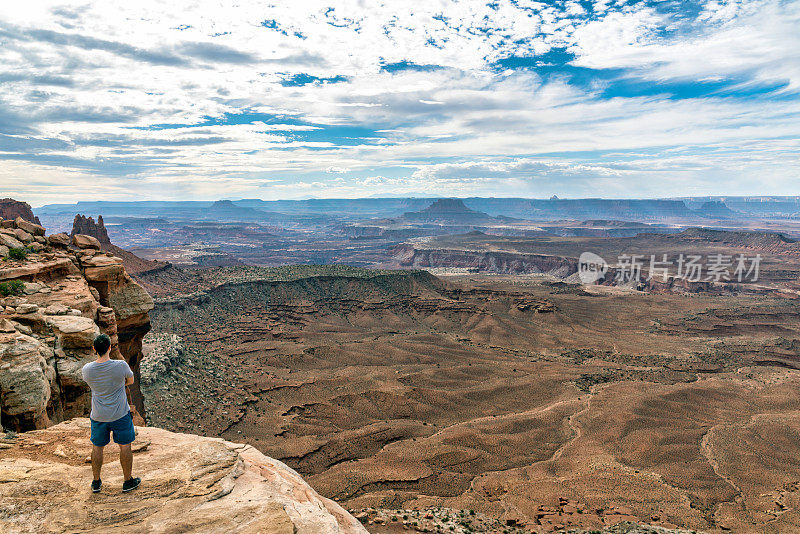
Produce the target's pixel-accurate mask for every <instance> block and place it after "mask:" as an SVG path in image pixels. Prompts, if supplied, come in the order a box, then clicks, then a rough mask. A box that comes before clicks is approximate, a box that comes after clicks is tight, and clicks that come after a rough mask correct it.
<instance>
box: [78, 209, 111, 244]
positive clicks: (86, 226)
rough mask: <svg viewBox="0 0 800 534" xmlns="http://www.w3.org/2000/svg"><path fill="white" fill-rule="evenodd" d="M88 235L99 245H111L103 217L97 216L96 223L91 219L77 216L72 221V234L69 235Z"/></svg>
mask: <svg viewBox="0 0 800 534" xmlns="http://www.w3.org/2000/svg"><path fill="white" fill-rule="evenodd" d="M79 234H80V235H90V236H92V237H94V238H95V239H97V240H98V241H99V242H100V243H111V239H109V238H108V230H106V226H105V223H104V222H103V216H102V215H98V216H97V222H94V219H93V218H92V217H86V216H84V215H81V214H78V215H76V216H75V220H74V221H72V233H71V234H70V235H73V236H74V235H79Z"/></svg>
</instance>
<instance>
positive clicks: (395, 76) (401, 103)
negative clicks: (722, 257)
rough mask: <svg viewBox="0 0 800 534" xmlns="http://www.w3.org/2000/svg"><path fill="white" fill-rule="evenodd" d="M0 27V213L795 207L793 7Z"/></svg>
mask: <svg viewBox="0 0 800 534" xmlns="http://www.w3.org/2000/svg"><path fill="white" fill-rule="evenodd" d="M220 4H222V3H220V2H216V1H214V2H211V1H191V2H188V1H180V0H175V1H171V2H162V1H139V2H119V1H116V0H105V1H103V2H100V1H91V0H90V1H85V2H81V3H75V2H71V3H58V2H48V1H41V2H28V3H26V4H20V3H17V2H14V3H10V2H5V3H3V4H2V5H0V196H12V197H16V198H21V199H24V200H27V201H29V202H31V203H32V204H34V205H40V204H44V203H49V202H64V201H73V200H79V199H84V200H85V199H92V198H94V199H109V200H112V199H114V200H122V199H204V200H208V199H217V198H253V197H259V198H264V199H275V198H307V197H364V196H381V195H393V196H394V195H402V194H412V195H448V196H450V195H452V196H531V197H549V196H550V195H553V194H557V195H559V196H561V197H587V196H592V197H615V198H625V197H668V196H688V195H704V194H720V195H725V194H728V195H734V194H800V185H799V184H800V30H799V29H800V0H795V1H782V0H732V1H724V0H714V1H696V2H694V1H691V2H679V1H672V0H665V1H616V0H597V1H588V0H587V1H566V2H535V1H529V0H508V1H495V2H490V3H485V4H484V3H480V2H476V1H446V0H426V1H421V2H414V1H403V2H399V1H394V2H378V1H369V2H367V1H349V2H348V1H342V2H334V3H330V2H317V1H301V2H291V3H289V2H282V3H280V4H274V5H270V4H267V3H262V2H248V1H244V2H239V3H238V4H236V5H234V6H224V7H222V6H221V5H220Z"/></svg>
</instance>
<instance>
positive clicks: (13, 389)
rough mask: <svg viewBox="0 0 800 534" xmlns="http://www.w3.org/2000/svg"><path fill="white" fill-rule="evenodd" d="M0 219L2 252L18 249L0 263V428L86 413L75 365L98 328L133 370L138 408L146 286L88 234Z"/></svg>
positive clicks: (86, 396)
mask: <svg viewBox="0 0 800 534" xmlns="http://www.w3.org/2000/svg"><path fill="white" fill-rule="evenodd" d="M7 223H11V224H7ZM0 225H2V226H3V228H2V229H1V230H0V231H2V232H5V233H2V234H0V236H2V237H4V238H6V242H9V243H10V244H11V245H14V246H12V247H9V248H7V249H6V252H5V253H4V255H6V256H8V255H9V254H10V252H9V250H10V248H14V249H17V252H16V253H15V254H14V255H13V259H12V258H11V257H8V258H6V259H5V260H4V261H3V262H2V263H0V284H2V285H0V371H1V372H0V409H1V411H0V413H1V414H2V417H1V419H0V422H1V423H2V426H3V427H5V428H9V429H14V430H22V431H25V430H31V429H41V428H45V427H47V426H49V425H51V424H52V423H57V422H60V421H63V420H65V419H68V418H71V417H76V416H83V415H87V414H88V412H89V405H90V400H91V397H90V393H89V388H88V386H87V385H86V383H84V382H83V380H82V378H81V374H80V370H81V367H82V366H83V365H84V364H85V363H87V362H88V361H91V360H92V359H93V358H94V354H93V350H92V340H93V339H94V337H95V336H96V335H97V334H98V333H100V332H104V333H106V334H108V335H109V336H110V337H111V340H112V357H113V358H118V359H125V360H126V361H127V362H128V363H129V364H130V366H131V368H132V369H133V372H134V374H135V375H136V382H135V383H134V385H133V386H132V387H131V393H132V397H133V401H134V404H135V405H136V407H137V409H138V411H139V413H140V414H144V403H143V401H142V396H141V394H140V393H139V383H138V377H139V362H140V360H141V355H142V338H143V337H144V335H145V334H146V333H147V332H148V331H149V329H150V317H149V311H150V310H151V309H152V308H153V301H152V299H151V298H150V296H149V295H148V294H147V292H146V291H145V290H144V289H143V288H142V287H141V286H140V285H139V284H137V283H136V282H135V281H134V280H133V279H132V278H131V277H130V276H129V275H128V274H127V273H126V272H125V269H124V268H123V266H122V260H121V259H120V258H118V257H115V256H112V255H110V254H109V253H106V252H102V251H100V250H98V248H99V247H98V246H97V240H96V239H95V238H93V237H92V236H85V235H81V234H78V235H75V236H73V239H72V241H71V242H70V240H69V239H68V237H67V236H66V235H65V234H55V235H50V236H45V235H44V234H45V230H44V228H41V227H40V226H38V225H33V224H31V223H28V222H25V221H24V220H22V219H20V218H18V219H17V220H15V221H5V220H2V221H0ZM28 230H29V231H30V232H33V233H30V232H28ZM8 232H14V237H11V235H10V234H9V233H8ZM23 234H24V235H23ZM28 237H30V239H28ZM11 240H16V243H12V242H11ZM26 243H27V244H26ZM16 245H19V246H16ZM23 246H24V247H25V248H23ZM2 252H3V251H2V249H0V253H2Z"/></svg>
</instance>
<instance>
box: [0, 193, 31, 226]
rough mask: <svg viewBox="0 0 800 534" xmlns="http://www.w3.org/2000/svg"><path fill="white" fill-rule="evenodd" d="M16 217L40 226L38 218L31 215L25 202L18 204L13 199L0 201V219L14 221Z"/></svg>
mask: <svg viewBox="0 0 800 534" xmlns="http://www.w3.org/2000/svg"><path fill="white" fill-rule="evenodd" d="M17 217H22V218H23V219H24V220H26V221H29V222H32V223H36V224H41V223H40V222H39V217H37V216H35V215H34V214H33V210H31V205H30V204H28V203H27V202H20V201H18V200H14V199H13V198H3V199H0V219H6V220H12V221H13V220H15V219H16V218H17Z"/></svg>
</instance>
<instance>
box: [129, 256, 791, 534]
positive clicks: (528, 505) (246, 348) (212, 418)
mask: <svg viewBox="0 0 800 534" xmlns="http://www.w3.org/2000/svg"><path fill="white" fill-rule="evenodd" d="M293 272H294V274H293V275H292V276H284V275H285V272H284V273H283V275H281V272H280V271H275V270H269V269H264V270H262V271H261V276H259V275H257V273H256V274H253V272H250V273H249V274H248V275H247V276H246V277H239V278H236V277H229V278H228V280H227V282H226V281H224V280H223V282H225V283H222V284H221V285H214V284H210V283H209V284H205V285H204V284H199V285H198V286H197V287H196V289H199V290H201V291H199V292H196V293H194V294H192V295H189V296H185V297H178V298H171V299H169V300H161V301H157V303H156V309H155V310H154V312H153V313H152V314H151V316H152V321H153V326H154V332H155V334H156V335H151V336H150V337H149V339H150V340H151V343H150V345H149V346H147V347H146V349H147V350H149V351H151V355H150V356H148V357H146V358H145V360H144V361H150V362H151V364H154V363H155V362H160V363H159V364H158V365H161V366H163V367H162V368H159V371H158V372H155V373H153V374H152V377H151V379H148V380H149V381H148V380H145V379H144V378H143V383H142V386H143V391H144V394H145V397H146V402H147V405H148V416H149V418H150V420H151V422H152V423H153V424H155V425H158V426H160V427H163V428H166V429H170V430H177V431H187V432H194V433H199V434H203V435H209V436H221V437H224V438H225V439H228V440H232V441H238V442H246V443H249V444H251V445H253V446H255V447H256V448H258V449H259V450H260V451H262V452H263V453H265V454H267V455H268V456H272V457H274V458H278V459H280V460H282V461H284V462H286V463H287V464H288V465H290V466H291V467H293V468H295V469H296V470H297V471H299V472H300V473H301V474H302V475H303V476H304V478H305V479H306V480H308V482H309V483H310V484H311V485H312V486H313V487H314V488H315V489H316V490H317V491H319V492H320V493H321V494H322V495H324V496H326V497H330V498H333V499H335V500H337V501H338V502H340V503H341V504H342V505H343V506H344V507H346V508H348V509H351V510H354V511H357V510H364V509H370V508H372V509H385V510H407V509H418V510H433V509H437V508H442V509H448V510H475V511H476V513H478V514H481V516H486V517H489V518H493V519H494V520H497V521H499V522H500V523H501V524H503V525H506V526H508V527H509V528H510V527H512V526H513V527H514V528H521V529H524V530H530V531H550V530H555V529H558V528H562V527H570V526H575V527H581V528H586V529H601V528H604V527H607V526H610V525H613V524H616V523H619V522H621V521H626V520H630V521H635V522H637V523H646V524H652V525H662V526H665V527H681V528H689V529H699V530H705V531H719V530H726V529H732V530H734V531H736V532H781V531H783V532H785V531H791V530H795V529H800V512H798V506H800V460H798V458H800V389H799V387H800V372H799V371H798V370H797V369H798V368H800V367H799V366H800V341H798V339H800V309H799V308H798V305H797V301H796V300H789V299H784V298H779V297H776V296H770V295H740V296H737V295H704V294H693V295H681V294H672V293H669V294H652V295H648V294H642V293H638V292H634V291H627V290H623V289H621V288H582V287H580V286H573V285H566V284H563V283H550V282H546V281H543V280H541V279H537V278H535V277H530V278H525V277H505V276H489V275H469V276H460V277H450V278H447V279H440V278H437V277H434V276H433V275H431V274H429V273H427V272H425V271H398V272H385V271H380V272H370V271H361V270H356V269H353V270H349V271H347V272H342V271H326V268H319V267H317V268H313V269H310V270H309V271H308V272H306V273H303V272H300V273H299V274H297V272H295V271H293ZM276 273H278V274H276ZM182 283H186V281H185V280H184V281H183V282H182ZM186 286H187V287H191V284H186ZM159 334H174V335H175V336H166V335H159ZM153 354H159V355H160V356H159V357H151V356H152V355H153ZM143 373H145V370H143ZM370 528H371V529H373V531H374V532H383V531H384V530H381V529H382V528H385V527H382V526H380V525H375V526H374V527H372V526H371V527H370Z"/></svg>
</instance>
